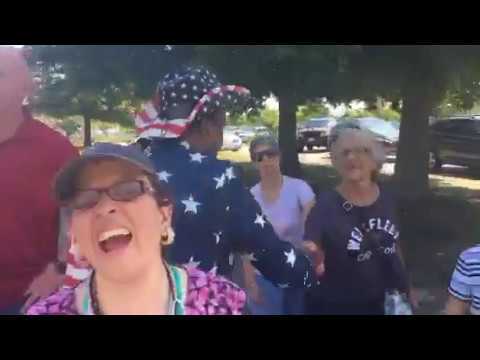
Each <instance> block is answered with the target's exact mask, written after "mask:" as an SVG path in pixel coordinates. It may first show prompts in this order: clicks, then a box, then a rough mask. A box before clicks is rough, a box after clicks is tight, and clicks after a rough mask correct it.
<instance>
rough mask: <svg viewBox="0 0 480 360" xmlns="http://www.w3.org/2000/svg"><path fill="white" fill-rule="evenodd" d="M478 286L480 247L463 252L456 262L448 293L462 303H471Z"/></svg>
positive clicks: (479, 282)
mask: <svg viewBox="0 0 480 360" xmlns="http://www.w3.org/2000/svg"><path fill="white" fill-rule="evenodd" d="M478 285H480V246H477V247H475V248H472V249H469V250H467V251H465V252H464V253H463V254H462V255H461V256H460V258H459V259H458V261H457V265H456V267H455V271H454V272H453V276H452V280H451V282H450V286H449V288H448V291H449V293H450V294H451V295H452V296H453V297H455V298H457V299H459V300H462V301H472V300H473V298H474V296H475V294H474V293H473V292H474V289H475V288H477V287H478Z"/></svg>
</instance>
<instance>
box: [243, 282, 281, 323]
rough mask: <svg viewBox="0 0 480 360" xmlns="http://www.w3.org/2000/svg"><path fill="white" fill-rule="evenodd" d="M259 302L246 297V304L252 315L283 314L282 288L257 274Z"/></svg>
mask: <svg viewBox="0 0 480 360" xmlns="http://www.w3.org/2000/svg"><path fill="white" fill-rule="evenodd" d="M257 285H258V287H259V289H260V296H261V299H262V303H261V304H257V303H256V302H255V301H253V300H251V299H250V297H248V300H247V304H248V308H249V310H250V312H251V313H252V315H283V297H284V294H283V290H282V289H280V288H277V287H276V286H274V285H273V284H272V283H271V282H270V281H268V280H267V279H265V278H264V277H263V276H261V275H257Z"/></svg>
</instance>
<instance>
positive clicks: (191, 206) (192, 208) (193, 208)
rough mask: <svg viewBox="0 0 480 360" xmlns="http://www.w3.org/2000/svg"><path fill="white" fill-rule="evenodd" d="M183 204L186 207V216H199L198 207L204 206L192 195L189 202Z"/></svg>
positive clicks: (185, 201) (184, 201)
mask: <svg viewBox="0 0 480 360" xmlns="http://www.w3.org/2000/svg"><path fill="white" fill-rule="evenodd" d="M182 204H183V205H185V214H187V213H189V212H191V213H194V214H197V213H198V210H197V207H199V206H201V205H202V204H200V203H199V202H196V201H195V200H194V199H193V195H190V197H189V198H188V200H183V201H182Z"/></svg>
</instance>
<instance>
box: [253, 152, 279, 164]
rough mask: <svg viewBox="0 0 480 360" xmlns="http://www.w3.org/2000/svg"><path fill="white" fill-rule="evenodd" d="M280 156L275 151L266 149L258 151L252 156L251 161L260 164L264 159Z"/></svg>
mask: <svg viewBox="0 0 480 360" xmlns="http://www.w3.org/2000/svg"><path fill="white" fill-rule="evenodd" d="M279 155H280V151H278V150H275V149H268V150H264V151H259V152H257V153H254V154H253V159H254V160H255V161H256V162H262V161H263V159H264V158H265V157H268V158H274V157H277V156H279Z"/></svg>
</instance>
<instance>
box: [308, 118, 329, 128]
mask: <svg viewBox="0 0 480 360" xmlns="http://www.w3.org/2000/svg"><path fill="white" fill-rule="evenodd" d="M329 124H330V120H329V119H323V120H310V121H308V122H306V123H305V127H307V128H317V127H318V128H324V127H328V125H329Z"/></svg>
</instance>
